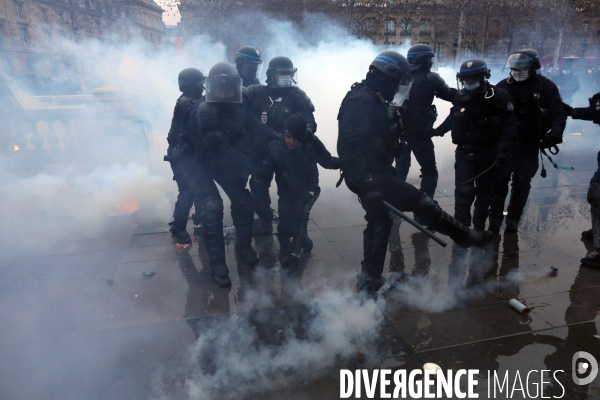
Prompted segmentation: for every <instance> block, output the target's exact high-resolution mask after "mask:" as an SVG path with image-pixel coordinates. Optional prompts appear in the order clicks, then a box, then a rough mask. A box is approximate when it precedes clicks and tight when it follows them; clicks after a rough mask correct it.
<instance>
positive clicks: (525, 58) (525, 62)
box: [502, 53, 535, 71]
mask: <svg viewBox="0 0 600 400" xmlns="http://www.w3.org/2000/svg"><path fill="white" fill-rule="evenodd" d="M534 61H535V59H534V58H533V57H531V56H530V55H528V54H523V53H515V54H511V55H510V56H508V59H507V60H506V64H504V68H502V71H504V70H505V69H506V68H510V69H518V70H521V71H528V70H529V68H530V67H531V66H532V65H533V63H534Z"/></svg>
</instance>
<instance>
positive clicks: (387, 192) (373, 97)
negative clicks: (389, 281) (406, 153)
mask: <svg viewBox="0 0 600 400" xmlns="http://www.w3.org/2000/svg"><path fill="white" fill-rule="evenodd" d="M411 81H412V80H411V78H410V67H409V65H408V62H407V61H406V59H405V58H404V57H403V56H401V55H400V54H398V53H397V52H395V51H385V52H383V53H381V54H379V55H378V56H377V57H376V58H375V60H374V61H373V62H372V63H371V65H370V67H369V72H368V74H367V77H366V79H365V80H364V81H362V82H361V83H355V84H354V85H352V89H351V90H350V91H349V92H348V93H347V94H346V97H345V98H344V100H343V101H342V105H341V107H340V111H339V114H338V128H339V137H338V144H337V149H338V154H339V156H340V161H341V165H342V171H343V176H344V180H345V182H346V185H347V186H348V188H349V189H350V190H351V191H353V192H354V193H356V194H358V195H359V199H360V201H361V204H362V206H363V209H364V210H365V211H366V216H365V219H366V220H367V228H366V229H365V232H364V241H363V246H364V260H363V261H362V272H361V274H360V275H359V276H358V284H357V289H358V290H359V291H366V292H367V293H373V292H376V291H377V290H378V289H379V288H380V287H381V285H382V278H381V273H382V271H383V265H384V262H385V255H386V250H387V244H388V238H389V236H390V230H391V227H392V219H391V217H390V214H389V212H388V210H387V208H386V207H385V205H384V203H383V201H384V200H385V201H387V202H389V203H390V204H391V205H392V206H394V207H395V208H398V209H400V210H403V211H412V212H414V213H415V215H416V216H418V217H420V218H422V219H423V220H424V222H425V223H426V224H427V225H428V226H430V227H431V228H433V229H437V230H438V231H439V232H441V233H443V234H447V235H449V236H450V237H451V238H452V239H453V240H455V241H458V242H460V244H462V245H463V246H466V247H468V246H472V245H483V244H486V243H487V242H489V240H490V239H491V234H490V233H489V232H486V233H479V232H475V231H472V230H470V229H469V228H466V227H465V226H463V225H462V224H460V223H458V222H457V221H456V220H454V218H452V217H451V216H449V215H448V214H447V213H445V212H444V211H442V209H441V208H440V207H439V206H438V205H437V203H436V202H435V201H434V200H433V199H431V198H430V197H429V196H427V194H426V193H425V192H424V191H423V190H417V189H416V188H415V187H414V186H412V185H409V184H407V183H406V182H403V181H402V180H400V179H398V178H397V177H396V171H395V169H394V167H393V166H392V164H393V162H394V156H396V155H397V151H398V148H399V136H400V130H399V129H398V123H399V122H398V116H397V114H396V112H395V110H394V109H393V108H392V107H390V104H389V103H388V102H392V104H393V105H395V106H400V105H402V102H403V101H404V98H405V97H406V95H407V94H408V92H409V90H410V84H411Z"/></svg>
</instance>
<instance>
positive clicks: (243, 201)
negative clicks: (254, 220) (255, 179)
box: [231, 189, 254, 214]
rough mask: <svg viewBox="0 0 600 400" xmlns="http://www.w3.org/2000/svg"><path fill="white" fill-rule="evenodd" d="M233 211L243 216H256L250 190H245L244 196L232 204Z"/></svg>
mask: <svg viewBox="0 0 600 400" xmlns="http://www.w3.org/2000/svg"><path fill="white" fill-rule="evenodd" d="M231 210H232V211H234V212H240V213H243V214H245V213H249V214H254V200H253V199H252V194H250V191H249V190H248V189H245V190H244V192H243V193H242V195H241V196H240V197H239V198H238V199H237V200H236V201H234V202H232V203H231Z"/></svg>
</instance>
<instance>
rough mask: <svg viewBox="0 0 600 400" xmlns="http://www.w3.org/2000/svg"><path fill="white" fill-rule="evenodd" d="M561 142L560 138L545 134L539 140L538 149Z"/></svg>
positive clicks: (547, 147)
mask: <svg viewBox="0 0 600 400" xmlns="http://www.w3.org/2000/svg"><path fill="white" fill-rule="evenodd" d="M559 143H562V140H559V139H557V138H555V137H554V136H549V135H546V136H544V138H543V139H542V140H541V141H540V149H549V148H551V147H554V146H556V145H557V144H559Z"/></svg>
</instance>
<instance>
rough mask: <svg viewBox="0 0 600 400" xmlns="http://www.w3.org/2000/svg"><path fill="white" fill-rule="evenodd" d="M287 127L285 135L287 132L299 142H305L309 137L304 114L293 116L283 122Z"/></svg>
mask: <svg viewBox="0 0 600 400" xmlns="http://www.w3.org/2000/svg"><path fill="white" fill-rule="evenodd" d="M283 126H284V127H285V131H284V134H285V133H286V132H287V133H289V134H290V135H292V137H293V138H294V139H296V140H297V141H299V142H301V143H302V142H304V141H305V140H306V138H307V136H308V131H307V129H306V128H307V124H306V119H305V118H304V117H303V116H302V114H298V113H296V114H292V115H290V116H289V117H287V118H286V119H285V120H284V121H283Z"/></svg>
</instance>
